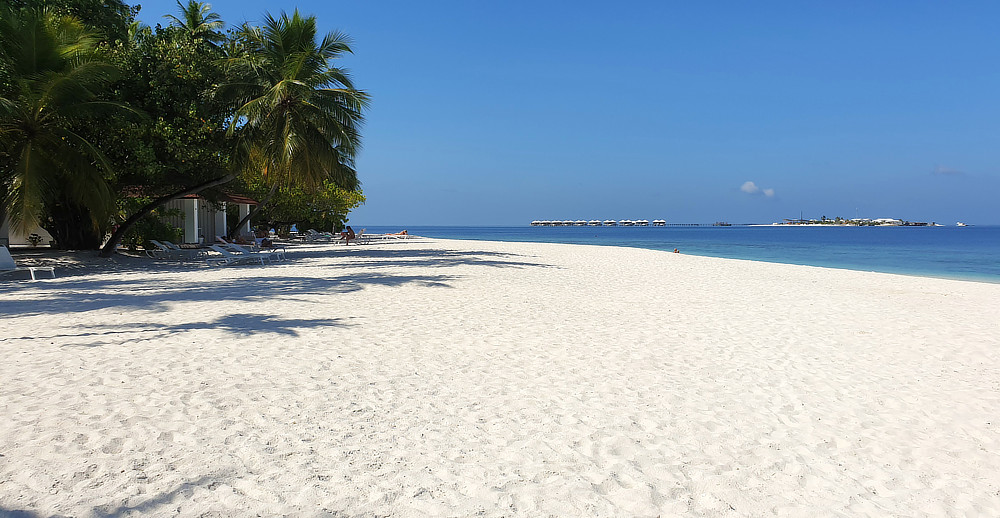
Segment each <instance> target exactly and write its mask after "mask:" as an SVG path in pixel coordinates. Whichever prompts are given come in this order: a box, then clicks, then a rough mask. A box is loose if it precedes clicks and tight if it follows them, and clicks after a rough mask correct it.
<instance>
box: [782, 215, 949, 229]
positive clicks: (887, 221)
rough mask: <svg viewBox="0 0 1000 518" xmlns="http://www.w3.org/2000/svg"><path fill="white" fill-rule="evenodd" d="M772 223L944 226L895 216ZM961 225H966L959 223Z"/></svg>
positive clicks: (790, 220) (847, 225) (800, 219)
mask: <svg viewBox="0 0 1000 518" xmlns="http://www.w3.org/2000/svg"><path fill="white" fill-rule="evenodd" d="M771 225H823V226H825V225H832V226H844V227H943V226H944V225H941V224H939V223H935V222H933V221H932V222H930V223H925V222H923V221H906V220H902V219H894V218H877V219H869V218H854V219H845V218H841V217H839V216H838V217H836V218H834V219H828V218H827V217H826V216H823V217H822V218H820V219H802V218H798V219H787V218H786V219H785V220H784V221H781V222H779V223H771ZM959 226H964V225H963V224H959Z"/></svg>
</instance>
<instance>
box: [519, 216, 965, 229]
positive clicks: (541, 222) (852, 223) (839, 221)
mask: <svg viewBox="0 0 1000 518" xmlns="http://www.w3.org/2000/svg"><path fill="white" fill-rule="evenodd" d="M775 225H778V226H780V225H805V226H843V227H943V226H944V225H941V224H938V223H934V222H930V223H925V222H922V221H906V220H902V219H894V218H877V219H870V218H854V219H845V218H841V217H837V218H834V219H827V218H826V216H824V217H822V218H820V219H802V218H798V219H785V220H784V221H781V222H779V223H771V224H754V223H743V224H738V225H735V226H741V227H745V226H775ZM531 226H533V227H667V226H670V227H710V226H711V227H731V226H734V225H733V224H732V223H726V222H725V221H716V222H715V223H711V224H700V223H670V224H667V222H666V220H662V219H654V220H653V221H652V222H650V221H649V220H645V219H636V220H632V219H622V220H617V221H616V220H613V219H606V220H599V219H592V220H585V219H577V220H572V219H567V220H558V219H556V220H547V219H536V220H534V221H532V222H531ZM957 226H959V227H964V226H967V225H966V224H965V223H958V225H957Z"/></svg>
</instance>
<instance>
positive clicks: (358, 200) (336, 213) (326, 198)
mask: <svg viewBox="0 0 1000 518" xmlns="http://www.w3.org/2000/svg"><path fill="white" fill-rule="evenodd" d="M257 186H258V190H257V192H258V193H259V192H260V191H261V190H263V189H265V188H266V186H265V185H263V183H262V179H260V178H258V183H257ZM364 202H365V196H364V194H362V193H361V191H350V190H347V189H344V188H342V187H339V186H338V185H337V184H335V183H334V182H332V181H330V180H325V181H324V182H323V185H322V186H320V187H319V188H317V189H315V190H307V189H304V188H302V187H296V186H293V187H286V188H279V189H278V190H277V191H276V192H275V193H274V196H273V197H272V199H271V203H269V204H268V205H266V206H265V207H263V208H261V209H260V211H259V212H258V213H257V214H256V215H255V218H254V220H253V223H254V226H255V227H257V228H265V229H266V228H277V227H290V226H291V225H297V226H298V227H300V228H315V229H317V230H323V231H332V230H336V229H340V228H343V226H344V223H345V222H346V219H347V214H348V213H349V212H350V211H351V210H352V209H354V208H356V207H358V206H359V205H361V204H363V203H364Z"/></svg>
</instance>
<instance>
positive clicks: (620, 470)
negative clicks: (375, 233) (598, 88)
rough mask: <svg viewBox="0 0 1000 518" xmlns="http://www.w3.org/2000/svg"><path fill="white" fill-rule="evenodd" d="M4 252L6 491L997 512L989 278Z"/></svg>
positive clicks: (624, 256)
mask: <svg viewBox="0 0 1000 518" xmlns="http://www.w3.org/2000/svg"><path fill="white" fill-rule="evenodd" d="M94 261H95V262H93V263H91V262H87V261H83V262H82V263H81V264H79V265H75V266H74V267H73V268H65V269H62V270H57V273H58V275H59V278H57V279H55V280H46V281H39V282H24V281H17V280H10V279H2V278H0V356H2V359H3V361H2V362H0V412H2V415H3V419H0V516H7V515H13V516H19V517H31V516H52V515H62V516H79V517H90V516H95V517H96V516H128V515H132V514H135V515H140V514H141V515H144V516H145V515H149V516H174V515H178V514H179V515H183V516H256V515H260V516H276V515H288V516H331V517H333V516H335V517H373V516H393V517H418V516H455V517H463V516H487V517H499V516H531V517H536V516H558V517H562V516H649V517H653V516H664V517H665V516H1000V284H988V283H975V282H965V281H954V280H943V279H930V278H920V277H908V276H900V275H890V274H880V273H869V272H857V271H847V270H834V269H824V268H815V267H805V266H792V265H780V264H769V263H760V262H751V261H739V260H728V259H714V258H705V257H694V256H688V255H684V254H672V253H665V252H656V251H649V250H640V249H629V248H616V247H598V246H583V245H555V244H535V243H499V242H482V241H450V240H432V239H411V240H406V241H400V242H396V243H389V244H372V245H364V246H350V247H345V246H335V245H298V246H295V247H290V248H289V249H288V261H285V262H283V263H278V264H275V265H272V266H265V267H262V266H252V265H248V266H234V267H226V268H208V267H206V266H204V265H203V264H197V263H195V264H183V263H169V262H153V261H151V260H145V259H129V258H116V259H115V260H113V262H112V263H102V262H98V261H99V260H96V259H94Z"/></svg>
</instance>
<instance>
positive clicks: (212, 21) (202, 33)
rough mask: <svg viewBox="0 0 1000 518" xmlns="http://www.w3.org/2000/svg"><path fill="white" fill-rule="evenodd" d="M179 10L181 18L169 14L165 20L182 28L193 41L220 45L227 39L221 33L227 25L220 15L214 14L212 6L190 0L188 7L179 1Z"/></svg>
mask: <svg viewBox="0 0 1000 518" xmlns="http://www.w3.org/2000/svg"><path fill="white" fill-rule="evenodd" d="M177 8H178V9H180V15H181V16H180V18H178V17H176V16H174V15H171V14H168V15H165V16H164V18H168V19H169V20H170V25H175V26H177V27H180V28H181V29H182V30H184V32H186V33H187V34H188V35H189V36H190V37H191V39H201V40H204V41H207V42H209V43H212V44H218V43H220V42H222V41H223V40H225V39H226V37H225V36H224V35H223V34H222V33H221V32H219V29H221V28H222V27H223V25H225V24H224V23H223V22H222V17H221V16H219V14H218V13H214V12H212V4H209V3H205V2H198V1H196V0H188V3H187V5H186V6H185V5H184V4H182V3H181V0H177Z"/></svg>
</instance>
